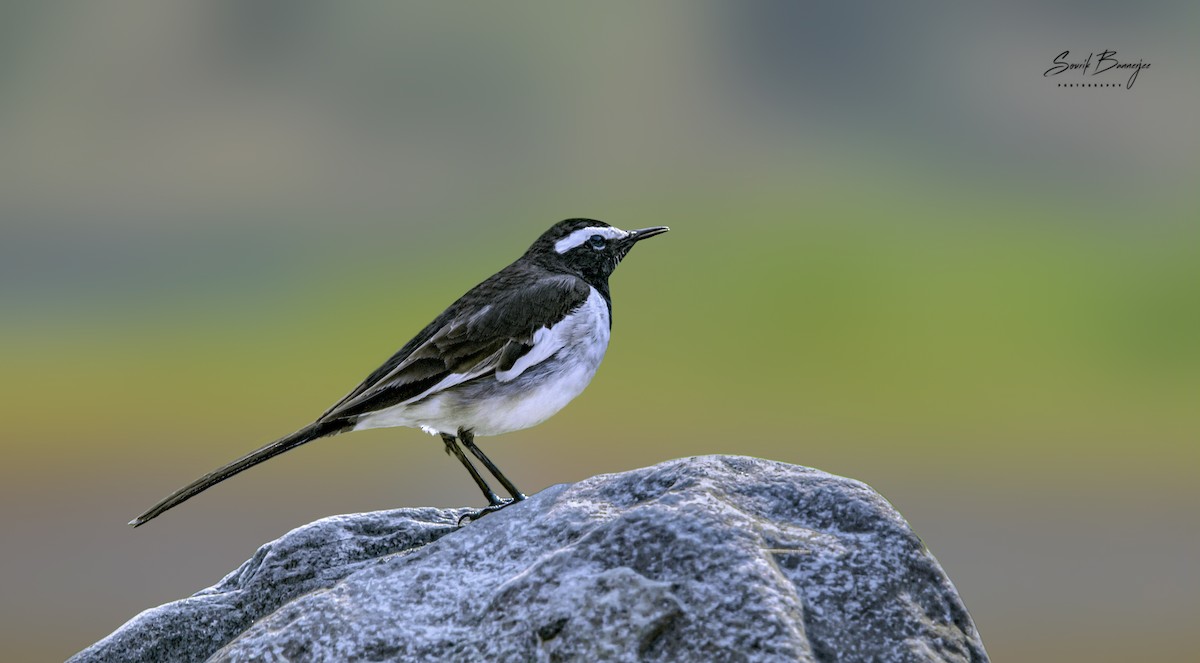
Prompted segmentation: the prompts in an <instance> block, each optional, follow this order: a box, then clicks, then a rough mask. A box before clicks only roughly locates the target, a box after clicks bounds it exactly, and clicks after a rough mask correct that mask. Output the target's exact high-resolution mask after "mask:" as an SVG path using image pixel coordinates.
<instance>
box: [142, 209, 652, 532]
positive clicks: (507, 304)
mask: <svg viewBox="0 0 1200 663" xmlns="http://www.w3.org/2000/svg"><path fill="white" fill-rule="evenodd" d="M668 230H670V229H669V228H668V227H666V226H654V227H650V228H642V229H640V230H631V231H626V230H621V229H620V228H616V227H614V226H611V225H609V224H607V223H604V222H602V221H597V220H594V219H583V218H575V219H566V220H564V221H559V222H558V223H555V224H554V225H553V226H551V227H550V229H549V230H547V231H545V232H544V233H542V234H541V235H540V236H539V237H538V238H537V240H536V241H534V243H533V244H532V245H531V246H530V247H529V249H528V250H526V251H525V253H524V254H523V255H521V257H520V258H518V259H517V260H516V261H514V262H513V263H511V264H509V265H508V266H507V267H505V268H503V269H501V270H500V271H499V272H496V273H495V274H493V275H492V276H490V277H488V278H487V279H485V280H484V281H483V282H481V283H479V284H478V285H476V286H475V287H473V288H471V289H470V290H468V291H467V292H466V294H464V295H463V296H462V297H459V298H458V300H456V301H455V302H454V303H453V304H451V305H450V306H449V307H447V308H446V310H444V311H442V313H441V314H440V315H438V316H437V317H436V318H434V320H433V322H430V323H429V324H428V325H426V326H425V328H424V329H422V330H421V331H420V332H419V333H418V334H417V335H416V336H414V337H413V338H412V339H411V340H410V341H408V342H407V343H405V344H404V346H403V347H401V348H400V349H399V350H398V351H397V352H396V353H395V354H393V355H392V356H391V358H389V359H388V360H387V361H385V362H384V363H383V365H382V366H380V367H379V368H377V369H375V371H374V372H372V373H371V374H370V375H368V376H367V377H366V379H365V380H363V381H362V382H361V383H360V384H359V385H358V386H357V387H355V388H354V389H353V390H351V391H350V393H348V394H346V395H345V396H344V397H342V399H341V400H339V401H338V402H337V403H334V404H333V405H332V406H330V407H329V409H327V410H325V412H324V413H322V414H321V416H319V417H317V418H316V420H314V421H313V422H312V423H311V424H308V425H307V426H304V427H303V428H301V429H300V430H298V431H296V432H294V433H292V434H290V435H287V436H284V437H282V438H279V439H278V440H275V441H274V442H271V443H270V444H267V445H265V446H263V447H261V448H259V449H257V450H255V451H251V452H250V453H248V454H246V455H245V456H242V457H241V458H238V459H237V460H234V461H232V462H230V463H228V464H226V465H224V466H222V467H219V468H217V469H215V470H213V471H212V472H209V473H208V474H205V475H204V476H202V477H200V478H199V479H196V480H195V481H193V482H191V483H189V484H187V485H186V486H184V487H182V488H180V489H179V490H177V491H175V492H174V493H171V494H170V495H168V496H167V497H165V498H164V499H162V500H161V501H160V502H158V503H157V504H155V505H154V506H152V507H150V509H148V510H147V511H146V512H145V513H143V514H142V515H140V516H138V517H137V518H134V519H133V520H131V521H129V524H130V525H132V526H134V527H139V526H141V525H144V524H145V523H146V522H148V521H150V520H152V519H154V518H156V517H158V516H160V515H162V514H163V513H164V512H165V511H167V510H169V509H172V508H174V507H176V506H179V505H180V504H182V503H183V502H185V501H187V500H189V499H191V498H192V497H195V496H196V495H198V494H199V493H201V492H203V491H205V490H207V489H209V488H211V487H213V486H215V485H216V484H218V483H220V482H222V481H224V480H226V479H228V478H230V477H232V476H234V475H236V474H239V473H241V472H243V471H245V470H248V469H250V468H251V467H254V466H255V465H258V464H259V463H262V462H264V461H267V460H269V459H271V458H274V457H275V456H278V455H279V454H282V453H284V452H287V451H290V450H292V449H295V448H296V447H299V446H300V445H303V444H307V443H308V442H312V441H313V440H318V439H321V438H325V437H330V436H333V435H338V434H341V433H347V432H350V431H356V430H364V429H369V428H391V427H409V428H419V429H420V430H422V431H424V432H426V433H429V434H430V435H435V436H439V437H440V438H441V440H442V443H443V445H444V450H445V452H446V453H447V454H448V455H452V456H454V457H455V458H457V459H458V461H459V462H460V463H462V465H463V467H464V468H465V469H466V470H467V472H468V473H469V474H470V475H471V479H472V480H473V481H474V482H475V484H476V485H477V486H478V487H479V489H480V491H481V492H482V493H483V496H484V498H485V499H486V500H487V501H488V506H487V507H485V508H484V509H481V510H479V511H476V512H474V513H471V514H468V516H464V518H469V519H475V518H479V517H481V516H482V515H485V514H487V513H491V512H494V511H496V510H499V509H501V508H503V507H506V506H508V505H510V504H513V503H516V502H520V501H522V500H524V499H525V495H524V493H522V492H521V491H520V490H518V489H517V487H516V486H515V485H513V482H512V481H510V480H509V479H508V478H507V477H506V476H505V475H504V473H503V472H501V471H500V468H498V467H496V464H495V463H493V462H492V461H491V459H489V458H488V457H487V455H486V454H484V453H483V451H482V450H481V449H480V448H479V446H478V445H477V444H476V442H475V438H476V437H483V436H494V435H502V434H504V433H511V432H513V431H518V430H523V429H526V428H530V427H532V426H536V425H537V424H539V423H542V422H543V421H545V420H546V419H548V418H550V417H551V416H553V415H554V414H556V413H557V412H558V411H559V410H561V409H562V408H563V407H565V406H566V405H567V403H569V402H570V401H572V400H573V399H574V398H575V397H576V396H578V395H579V394H580V393H581V392H583V390H584V388H585V387H587V385H588V383H589V382H591V380H592V377H593V376H594V375H595V374H596V369H597V368H598V367H599V366H600V362H601V360H602V359H603V358H604V354H605V351H606V350H607V348H608V341H609V335H610V331H611V329H612V294H611V292H610V289H609V283H608V280H609V276H611V275H612V273H613V270H615V269H616V267H617V265H618V264H619V263H620V262H621V261H622V259H624V258H625V256H626V255H627V254H628V253H629V251H630V250H631V249H632V248H633V247H634V245H635V244H637V243H638V242H640V241H642V240H644V239H648V238H650V237H654V236H657V235H661V234H662V233H665V232H667V231H668ZM463 447H465V448H466V450H467V451H468V452H470V454H471V455H472V456H474V457H475V459H476V460H478V461H479V462H480V463H481V464H482V465H483V467H484V468H485V469H486V470H487V471H488V473H490V474H491V475H492V476H493V477H495V479H496V480H497V481H499V482H500V485H501V486H503V488H504V490H505V491H506V492H508V494H509V497H508V498H501V497H500V496H499V495H497V494H496V492H495V491H494V490H492V488H491V486H490V485H489V484H488V482H487V480H486V479H485V478H484V477H483V475H482V474H481V473H480V472H479V470H478V469H477V468H476V467H475V466H474V465H473V464H472V463H471V460H470V459H469V458H468V457H467V454H466V453H465V452H464V451H463ZM460 523H461V520H460Z"/></svg>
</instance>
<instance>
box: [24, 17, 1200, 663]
mask: <svg viewBox="0 0 1200 663" xmlns="http://www.w3.org/2000/svg"><path fill="white" fill-rule="evenodd" d="M993 4H994V5H995V6H992V7H978V6H960V5H957V4H952V3H943V4H942V6H940V7H937V8H936V9H935V8H933V7H931V6H924V8H915V7H913V6H911V5H905V6H901V5H894V4H890V3H878V4H877V5H874V6H868V5H861V4H859V3H823V4H820V5H811V6H810V5H805V4H801V3H793V2H739V3H701V2H662V3H651V4H646V3H624V2H616V3H604V4H602V5H601V4H598V3H593V4H591V5H590V6H561V5H559V4H550V3H503V4H502V5H492V4H487V5H474V6H472V7H470V8H469V9H467V8H465V7H461V6H457V7H451V6H449V5H445V4H437V5H436V6H435V5H434V4H433V3H427V4H424V5H420V6H414V5H413V4H410V3H403V4H396V3H381V2H380V3H332V2H297V1H294V0H288V1H286V2H285V1H283V0H274V1H267V0H258V1H255V2H243V1H241V0H221V1H217V2H165V3H164V2H74V3H70V2H66V3H5V4H3V5H2V6H0V224H2V226H0V306H2V310H3V312H4V313H3V316H2V317H0V375H2V379H0V404H2V405H0V417H2V422H3V426H2V429H0V430H2V431H3V432H2V433H0V440H2V442H0V444H2V449H0V452H2V453H3V462H2V464H0V500H2V501H3V504H4V509H3V515H2V516H0V518H2V522H0V527H2V528H3V531H4V541H3V544H2V548H0V549H2V551H3V552H2V558H0V574H2V575H0V583H2V586H3V587H4V592H3V596H2V598H0V641H3V642H4V648H5V650H6V655H5V659H6V660H13V661H17V660H31V661H32V660H54V659H63V658H66V657H67V656H69V655H71V654H73V653H74V652H76V651H78V650H79V649H81V648H83V647H85V646H86V645H88V644H90V643H91V642H93V641H95V640H97V639H99V638H101V637H103V636H105V635H106V634H108V633H109V632H110V631H112V630H113V629H115V628H116V627H118V626H120V625H121V624H122V623H123V622H124V621H126V620H127V619H129V618H131V617H132V616H134V615H135V614H136V613H137V612H139V611H141V610H143V609H145V608H149V607H152V606H155V605H158V604H160V603H163V602H166V601H171V600H174V599H178V598H181V597H184V596H187V595H189V594H190V593H192V592H194V591H197V590H199V589H201V588H203V587H206V586H208V585H210V584H212V583H215V582H216V581H218V580H219V579H220V578H221V577H222V576H223V575H224V574H225V573H227V572H229V571H231V570H233V569H234V568H236V566H237V565H238V564H240V563H241V562H242V561H243V560H245V559H246V558H248V557H249V556H250V555H251V554H252V553H253V552H254V550H255V548H256V547H257V546H258V545H259V544H261V543H263V542H265V541H268V540H270V539H272V538H275V537H277V536H279V535H281V534H282V533H284V532H285V531H287V530H288V529H291V528H293V527H296V526H299V525H302V524H304V523H307V522H309V521H311V520H314V519H316V518H320V517H322V516H326V515H331V514H337V513H346V512H354V511H364V510H375V509H386V508H393V507H400V506H422V505H437V506H460V505H478V504H479V503H480V499H479V495H478V494H477V492H476V489H475V487H474V485H473V484H472V483H471V481H470V479H469V477H467V475H466V474H465V473H464V472H463V471H462V468H461V467H459V465H458V464H457V463H455V462H454V461H453V460H451V459H448V458H447V457H446V456H445V455H444V454H443V453H442V449H441V446H442V445H441V443H440V442H439V441H437V440H436V439H434V438H430V437H427V436H425V435H423V434H422V433H420V432H419V431H414V430H406V429H394V430H384V431H369V432H364V433H356V434H354V435H352V436H345V437H338V438H335V439H331V440H327V441H321V442H318V443H315V444H312V445H309V446H306V447H304V448H303V450H300V451H296V452H294V453H291V454H288V455H285V456H282V457H280V458H278V459H276V460H273V461H272V462H270V463H268V464H265V465H263V466H261V467H259V468H256V469H255V470H253V471H251V472H249V473H247V474H245V475H242V476H239V477H238V478H236V479H234V480H231V481H229V482H228V483H225V484H222V485H221V486H220V487H218V488H217V489H214V490H212V491H210V492H208V493H206V494H204V495H203V496H201V497H199V498H197V499H195V500H193V501H191V502H189V503H187V504H186V505H184V506H183V507H181V508H179V509H178V510H176V511H172V512H171V513H169V514H168V515H167V516H165V517H163V518H162V519H160V520H156V521H154V522H153V523H152V524H150V525H148V526H147V527H144V528H141V529H139V530H136V531H134V530H131V529H130V528H128V527H127V526H126V525H125V523H126V521H128V520H129V519H130V518H131V517H133V516H135V515H137V514H138V513H140V512H141V511H142V510H143V509H145V508H146V507H148V506H150V505H151V504H153V503H154V502H155V501H157V500H158V499H159V498H160V497H162V496H164V495H166V494H167V493H169V492H171V491H172V490H174V489H175V488H177V487H179V486H180V485H182V484H183V483H185V482H187V481H190V480H191V479H194V478H195V477H197V476H199V475H201V474H203V473H205V472H207V471H208V470H210V469H212V468H214V467H216V466H218V465H220V464H223V463H224V462H226V461H228V460H231V459H233V458H235V457H237V456H239V455H241V454H242V453H244V452H246V451H248V450H250V449H253V448H256V447H258V446H259V445H261V444H263V443H265V442H267V441H269V440H272V439H274V438H276V437H278V436H280V435H283V434H285V433H288V432H290V431H292V430H294V429H296V428H298V427H300V426H302V425H303V424H305V423H307V422H309V421H310V420H311V419H312V418H313V417H315V416H316V415H317V414H319V413H320V412H321V411H323V410H324V409H325V407H326V406H328V405H329V404H330V403H332V402H333V401H334V400H336V399H337V398H339V397H341V396H342V395H343V394H344V393H345V392H346V391H348V390H349V389H350V388H351V387H352V386H354V385H355V384H356V383H357V382H358V381H359V380H360V379H361V378H363V377H364V376H365V375H366V374H367V373H368V372H369V371H370V370H372V369H373V368H375V367H376V365H378V363H379V362H381V361H382V360H383V359H385V358H386V357H387V356H388V355H390V354H391V352H393V351H394V350H395V349H396V348H398V347H399V346H400V345H401V344H402V343H403V342H404V341H406V340H407V339H408V338H409V337H410V336H411V335H412V334H414V333H415V332H416V331H418V330H419V329H420V328H421V327H422V326H423V325H424V324H425V323H426V322H428V321H429V320H430V319H432V318H433V316H435V315H436V314H437V313H439V312H440V311H441V309H442V308H443V307H444V306H445V305H446V304H448V303H449V302H450V301H452V300H453V299H454V298H455V297H457V296H458V295H460V294H461V293H462V292H463V291H465V290H466V289H467V288H469V287H470V286H472V285H474V284H475V283H477V282H478V281H480V280H482V279H483V278H485V277H486V276H488V275H490V274H491V273H492V272H494V271H495V270H497V269H499V268H500V267H502V266H504V265H505V264H507V263H508V262H510V261H511V260H513V259H515V258H516V257H517V256H519V255H520V254H521V252H522V251H524V249H525V248H526V247H527V246H528V245H529V244H530V243H531V242H532V241H533V239H534V238H535V237H536V236H537V235H538V234H539V233H540V232H542V231H543V230H544V229H545V228H547V227H548V226H549V225H550V224H551V223H553V222H555V221H557V220H559V219H562V218H566V217H572V216H589V217H594V218H599V219H603V220H605V221H608V222H610V223H613V224H615V225H618V226H622V227H626V228H631V227H643V226H649V225H659V224H666V225H670V226H671V227H672V232H671V234H670V235H667V236H665V237H663V238H662V239H658V240H655V241H654V242H650V243H647V244H645V245H643V246H640V247H639V248H638V249H637V251H635V252H634V253H633V254H632V255H631V256H630V257H629V258H628V259H627V260H626V262H625V264H624V265H623V266H622V267H621V269H620V270H618V272H617V273H616V275H615V276H614V278H613V283H612V287H613V293H614V298H615V323H614V335H613V340H612V344H611V346H610V348H609V354H608V358H607V359H606V361H605V363H604V366H603V367H602V368H601V370H600V372H599V374H598V376H597V378H596V380H595V381H594V382H593V383H592V385H591V387H590V388H589V389H588V390H587V391H586V392H585V394H584V395H583V396H582V397H581V398H579V399H578V400H577V401H575V402H574V403H573V404H572V405H570V406H569V407H568V408H567V409H566V410H565V411H563V412H562V413H560V414H559V415H558V416H557V417H555V418H553V419H552V420H550V421H549V422H547V423H545V424H543V425H541V426H539V427H537V428H534V429H531V430H528V431H524V432H520V433H515V434H511V435H508V436H505V437H501V438H494V439H484V440H482V446H483V447H484V448H485V449H486V450H487V451H488V452H489V453H490V454H491V456H492V457H493V458H494V459H496V460H497V462H498V463H499V464H500V465H501V466H502V467H504V468H506V470H507V472H508V473H509V475H510V476H511V477H512V478H513V479H514V481H516V483H517V484H518V485H520V486H521V487H522V488H523V489H525V490H526V491H527V492H534V491H537V490H540V489H541V488H544V487H546V486H548V485H552V484H555V483H560V482H572V481H578V480H580V479H583V478H585V477H588V476H591V475H594V474H597V473H601V472H618V471H622V470H628V469H633V468H637V467H642V466H645V465H649V464H652V463H655V462H658V461H662V460H667V459H670V458H676V457H680V456H688V455H698V454H712V453H726V454H748V455H754V456H762V457H766V458H772V459H777V460H781V461H786V462H790V463H798V464H804V465H810V466H815V467H818V468H821V469H824V470H827V471H830V472H834V473H838V474H842V475H846V476H850V477H854V478H857V479H861V480H863V481H866V482H867V483H869V484H871V485H872V486H873V487H874V488H876V489H877V490H879V491H880V492H881V493H882V494H883V495H884V496H886V497H887V498H888V499H889V500H890V501H891V502H892V503H893V504H895V505H896V507H897V508H898V509H899V510H900V511H901V512H902V513H903V514H904V515H905V516H906V517H907V518H908V519H909V521H910V522H911V523H912V525H913V527H914V528H915V529H916V530H917V532H918V533H919V534H920V535H921V536H922V538H923V539H924V541H925V542H926V543H927V544H928V546H929V547H930V549H931V550H932V551H933V553H934V554H935V555H936V556H937V557H938V558H939V560H940V561H941V562H942V564H943V565H944V566H945V568H946V570H947V571H948V573H949V574H950V576H951V578H952V579H953V581H954V582H955V584H956V585H957V587H958V589H959V590H960V592H961V594H962V596H963V599H964V601H965V602H966V605H967V607H968V609H969V610H970V611H971V613H972V615H973V616H974V618H975V621H976V623H977V625H978V627H979V630H980V632H981V633H982V636H983V641H984V643H985V645H986V646H987V648H988V650H989V652H990V653H991V655H992V656H993V658H994V659H995V660H997V661H1128V660H1143V661H1148V660H1154V661H1182V660H1191V659H1192V657H1193V656H1194V651H1195V646H1194V638H1193V632H1194V630H1195V625H1196V624H1195V619H1196V615H1197V614H1200V574H1198V573H1196V562H1197V550H1198V546H1200V525H1198V519H1197V517H1196V510H1197V507H1198V506H1200V484H1198V483H1197V480H1196V478H1195V474H1196V470H1197V468H1198V467H1200V464H1198V462H1197V461H1198V460H1200V453H1198V451H1197V444H1196V442H1197V440H1198V439H1200V407H1198V402H1200V340H1198V339H1200V223H1198V221H1197V220H1198V219H1200V194H1198V192H1197V183H1200V120H1198V118H1200V112H1198V111H1200V78H1198V77H1197V76H1196V68H1197V66H1198V65H1200V42H1197V40H1196V39H1195V33H1196V27H1197V25H1198V20H1197V19H1198V18H1200V16H1198V14H1200V7H1198V6H1197V5H1196V3H1185V2H1173V3H1138V4H1136V5H1135V4H1133V3H1094V2H1082V1H1078V2H1055V3H1049V4H1047V3H1037V4H1036V5H1035V3H1006V4H1005V5H1004V6H1000V3H993ZM1068 49H1069V50H1071V51H1072V54H1073V55H1075V54H1080V59H1082V57H1084V56H1085V55H1086V53H1087V52H1092V51H1095V52H1099V51H1102V50H1105V49H1116V50H1117V51H1118V58H1120V59H1122V60H1125V59H1128V60H1131V61H1136V60H1138V59H1144V60H1145V61H1147V62H1150V63H1151V64H1152V67H1151V68H1150V69H1147V70H1145V71H1143V72H1142V74H1141V76H1140V77H1139V78H1138V80H1137V83H1136V85H1135V86H1134V87H1133V88H1132V89H1129V90H1126V89H1123V88H1120V89H1111V88H1110V89H1088V90H1084V89H1073V90H1068V89H1062V88H1058V87H1057V82H1061V81H1060V80H1056V79H1049V78H1044V77H1043V76H1042V72H1043V71H1045V70H1046V69H1047V68H1049V66H1050V65H1051V61H1052V60H1053V58H1054V56H1055V55H1056V54H1058V53H1060V52H1061V51H1063V50H1068ZM1080 80H1081V81H1082V80H1083V79H1080ZM1094 80H1097V81H1104V82H1120V81H1123V80H1124V77H1123V76H1121V77H1113V78H1112V79H1111V80H1109V79H1108V78H1105V77H1104V76H1101V77H1097V78H1096V79H1094Z"/></svg>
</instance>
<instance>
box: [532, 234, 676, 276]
mask: <svg viewBox="0 0 1200 663" xmlns="http://www.w3.org/2000/svg"><path fill="white" fill-rule="evenodd" d="M667 230H669V228H667V227H666V226H654V227H652V228H642V229H641V230H621V229H620V228H616V227H614V226H610V225H608V224H607V223H604V222H603V221H596V220H594V219H567V220H565V221H559V222H558V223H556V224H554V225H553V226H550V229H549V230H547V231H546V232H544V233H542V236H541V237H539V238H538V239H537V241H536V242H534V243H533V246H531V247H529V251H527V252H526V253H525V255H526V257H528V258H530V259H533V260H536V261H538V262H539V263H541V264H543V265H546V266H548V267H552V268H555V269H559V270H563V271H567V272H570V273H572V274H578V275H580V276H582V277H584V278H585V279H587V280H588V281H605V280H607V279H608V277H609V275H610V274H612V273H613V270H615V269H616V268H617V265H618V264H619V263H620V262H621V259H622V258H624V257H625V255H626V254H627V253H629V251H630V249H632V248H633V245H634V244H637V243H638V242H640V241H642V240H643V239H646V238H647V237H654V236H655V235H661V234H663V233H665V232H667Z"/></svg>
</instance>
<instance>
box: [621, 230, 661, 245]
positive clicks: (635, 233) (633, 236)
mask: <svg viewBox="0 0 1200 663" xmlns="http://www.w3.org/2000/svg"><path fill="white" fill-rule="evenodd" d="M668 230H670V228H668V227H666V226H654V227H653V228H642V229H641V230H631V231H629V234H628V235H626V236H625V237H624V240H625V241H626V242H628V243H629V244H630V245H632V244H634V243H635V242H640V241H642V240H643V239H646V238H647V237H654V236H655V235H661V234H663V233H665V232H667V231H668Z"/></svg>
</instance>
